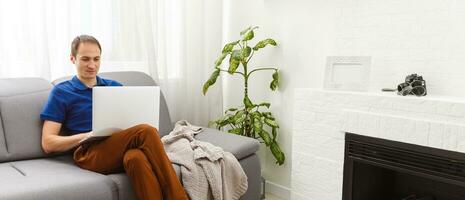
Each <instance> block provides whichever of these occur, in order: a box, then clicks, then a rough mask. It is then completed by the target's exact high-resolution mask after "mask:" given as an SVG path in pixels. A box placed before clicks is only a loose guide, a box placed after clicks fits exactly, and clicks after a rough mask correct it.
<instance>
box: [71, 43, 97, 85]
mask: <svg viewBox="0 0 465 200" xmlns="http://www.w3.org/2000/svg"><path fill="white" fill-rule="evenodd" d="M71 62H73V64H74V65H76V70H77V73H78V76H79V77H80V78H83V79H94V78H95V77H96V76H97V73H98V70H99V68H100V49H99V48H98V45H97V44H93V43H85V42H84V43H81V44H79V48H78V49H77V54H76V56H73V55H71Z"/></svg>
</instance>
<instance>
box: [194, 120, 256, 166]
mask: <svg viewBox="0 0 465 200" xmlns="http://www.w3.org/2000/svg"><path fill="white" fill-rule="evenodd" d="M195 138H196V139H197V140H200V141H205V142H209V143H211V144H213V145H215V146H219V147H221V148H222V149H223V150H224V151H227V152H231V153H232V154H233V155H234V156H235V157H236V158H237V159H238V160H240V159H242V158H245V157H247V156H250V155H252V154H254V153H255V152H256V151H257V150H258V148H259V146H260V145H259V144H260V143H259V142H258V140H256V139H253V138H249V137H245V136H240V135H234V134H231V133H225V132H223V131H219V130H217V129H212V128H203V131H202V132H201V133H199V134H197V135H196V136H195Z"/></svg>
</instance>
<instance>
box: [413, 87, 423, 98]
mask: <svg viewBox="0 0 465 200" xmlns="http://www.w3.org/2000/svg"><path fill="white" fill-rule="evenodd" d="M411 93H412V94H414V95H416V96H424V95H425V93H426V88H424V87H423V86H417V87H413V88H412V91H411Z"/></svg>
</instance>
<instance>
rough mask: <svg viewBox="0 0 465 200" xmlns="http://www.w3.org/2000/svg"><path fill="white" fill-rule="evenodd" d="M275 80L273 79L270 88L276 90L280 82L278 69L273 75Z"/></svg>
mask: <svg viewBox="0 0 465 200" xmlns="http://www.w3.org/2000/svg"><path fill="white" fill-rule="evenodd" d="M272 77H273V80H272V81H271V83H270V89H271V90H273V91H275V90H276V88H278V84H279V74H278V70H276V71H275V72H274V73H273V75H272Z"/></svg>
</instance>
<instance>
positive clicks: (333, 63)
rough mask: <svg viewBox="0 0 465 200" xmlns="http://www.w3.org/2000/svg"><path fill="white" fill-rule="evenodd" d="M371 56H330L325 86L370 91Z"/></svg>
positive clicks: (333, 88)
mask: <svg viewBox="0 0 465 200" xmlns="http://www.w3.org/2000/svg"><path fill="white" fill-rule="evenodd" d="M370 68H371V56H328V57H327V60H326V70H325V79H324V85H323V88H324V89H327V90H343V91H368V88H369V87H368V86H369V81H370Z"/></svg>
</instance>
